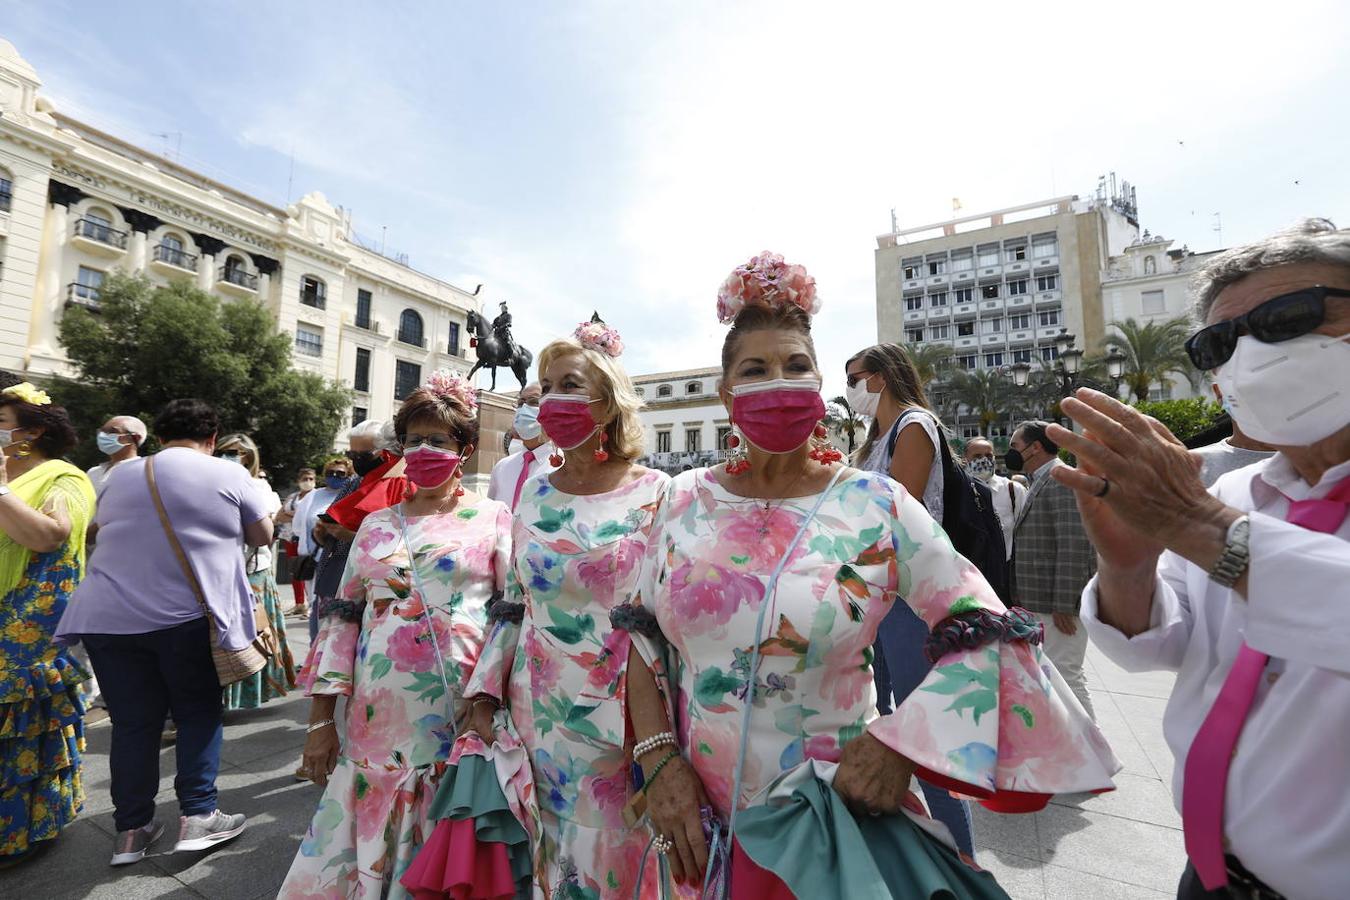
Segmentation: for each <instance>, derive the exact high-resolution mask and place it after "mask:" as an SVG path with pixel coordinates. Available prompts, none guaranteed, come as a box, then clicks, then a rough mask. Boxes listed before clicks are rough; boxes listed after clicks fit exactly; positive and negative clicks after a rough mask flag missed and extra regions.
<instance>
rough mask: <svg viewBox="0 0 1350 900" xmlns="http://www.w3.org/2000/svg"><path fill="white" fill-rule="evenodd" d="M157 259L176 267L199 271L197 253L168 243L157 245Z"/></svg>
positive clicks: (188, 270)
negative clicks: (188, 251)
mask: <svg viewBox="0 0 1350 900" xmlns="http://www.w3.org/2000/svg"><path fill="white" fill-rule="evenodd" d="M155 259H156V261H158V262H162V263H164V264H165V265H169V266H173V267H174V268H176V269H183V270H184V271H187V272H195V271H197V255H196V254H195V253H187V252H185V251H183V250H179V249H178V248H177V247H170V246H169V245H168V244H156V245H155Z"/></svg>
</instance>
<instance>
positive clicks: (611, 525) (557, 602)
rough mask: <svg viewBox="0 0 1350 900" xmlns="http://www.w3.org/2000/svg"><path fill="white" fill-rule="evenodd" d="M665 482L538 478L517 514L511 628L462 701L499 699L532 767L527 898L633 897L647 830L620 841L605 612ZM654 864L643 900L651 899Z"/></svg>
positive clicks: (617, 677)
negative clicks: (585, 491) (611, 486)
mask: <svg viewBox="0 0 1350 900" xmlns="http://www.w3.org/2000/svg"><path fill="white" fill-rule="evenodd" d="M668 481H669V479H668V477H667V476H666V475H665V474H663V473H661V472H656V471H647V472H644V473H643V474H642V475H640V476H639V477H637V478H636V479H635V480H634V481H632V482H630V483H629V484H627V485H624V486H622V487H620V488H618V489H617V490H614V491H610V492H608V493H604V494H594V495H587V496H576V495H572V494H567V493H564V492H562V491H559V490H558V489H557V488H555V487H553V485H552V483H551V482H550V479H549V476H548V474H544V475H542V476H540V477H538V478H535V479H533V480H531V481H530V482H528V483H527V484H526V486H525V489H524V491H523V492H522V495H521V499H520V504H519V506H517V508H516V520H515V530H514V533H513V536H512V562H511V573H510V580H509V586H508V599H510V600H515V601H518V602H521V603H523V604H524V615H523V619H522V621H521V622H520V624H518V625H517V624H513V623H510V622H506V621H502V622H498V623H497V624H496V625H494V627H493V630H492V633H491V635H490V637H489V643H488V648H487V650H485V651H484V654H483V659H482V660H481V662H480V663H479V666H478V669H477V670H476V671H475V672H474V674H473V678H472V679H471V681H470V684H469V688H468V692H469V695H470V696H472V695H474V694H479V693H485V694H490V695H492V696H494V697H497V698H499V699H504V700H506V702H507V704H508V705H509V708H510V712H511V717H512V720H513V722H514V724H515V727H516V730H517V732H518V733H519V735H520V738H521V740H522V741H523V742H524V744H525V746H526V748H527V749H528V751H529V754H530V762H531V764H532V766H533V770H534V783H535V796H536V797H537V799H538V803H539V817H540V830H541V835H540V841H539V847H538V850H537V852H536V854H535V857H536V867H537V869H538V872H537V874H536V878H537V880H538V884H537V887H538V888H539V889H540V890H541V891H542V892H544V893H546V894H548V895H551V896H558V897H568V898H601V897H604V898H610V897H614V898H618V897H622V898H625V900H627V898H630V897H632V896H633V895H634V888H635V887H636V882H637V878H638V870H639V865H640V862H641V857H642V852H643V850H644V849H645V847H646V845H647V841H648V839H649V835H648V833H647V830H646V828H643V827H639V828H635V829H630V828H628V827H627V826H626V825H625V824H624V821H623V807H624V805H625V804H626V803H627V802H628V800H629V797H630V796H631V791H632V787H631V784H632V782H631V776H630V767H631V765H632V741H631V738H630V736H629V735H628V733H627V727H626V725H625V722H626V713H625V708H624V703H625V695H624V684H625V682H624V670H625V667H626V663H627V660H628V649H629V646H630V638H629V636H628V634H627V633H626V632H623V631H615V630H614V629H613V628H611V627H610V622H609V612H610V610H611V609H612V608H613V607H614V606H616V605H618V604H620V603H622V602H623V601H624V600H625V599H626V598H627V597H628V595H629V594H630V593H631V592H632V590H633V587H634V585H635V584H636V581H637V577H638V574H639V571H640V569H641V562H642V559H643V556H644V554H645V552H646V546H647V541H648V536H649V533H650V530H651V526H652V522H653V520H654V517H655V515H656V510H657V508H658V506H659V505H660V500H661V497H662V495H663V493H664V491H665V487H666V484H667V482H668ZM655 870H656V866H655V864H654V863H649V865H648V866H647V870H646V873H645V876H644V885H643V896H653V897H654V896H656V893H655V891H656V884H655V874H656V873H655Z"/></svg>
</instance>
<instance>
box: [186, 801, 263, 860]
mask: <svg viewBox="0 0 1350 900" xmlns="http://www.w3.org/2000/svg"><path fill="white" fill-rule="evenodd" d="M180 821H181V823H182V824H181V826H180V827H179V829H178V843H177V844H175V845H174V848H173V852H174V853H183V852H185V851H192V850H208V849H210V848H211V847H214V846H216V845H217V844H223V843H225V842H226V841H229V840H233V839H234V838H237V837H239V835H240V834H242V833H243V831H244V825H245V824H246V823H247V820H246V819H245V818H244V817H243V816H242V815H233V816H229V815H226V814H225V813H223V812H221V811H220V810H216V811H215V812H213V813H208V814H206V815H202V816H182V817H181V818H180Z"/></svg>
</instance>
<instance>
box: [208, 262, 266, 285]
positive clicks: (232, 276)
mask: <svg viewBox="0 0 1350 900" xmlns="http://www.w3.org/2000/svg"><path fill="white" fill-rule="evenodd" d="M216 280H217V281H224V282H226V283H227V284H236V285H238V286H239V287H241V288H247V289H248V290H250V291H256V290H257V289H258V276H257V275H254V274H253V273H252V272H245V271H244V270H243V269H231V268H228V267H226V266H222V267H221V269H220V271H219V272H217V273H216Z"/></svg>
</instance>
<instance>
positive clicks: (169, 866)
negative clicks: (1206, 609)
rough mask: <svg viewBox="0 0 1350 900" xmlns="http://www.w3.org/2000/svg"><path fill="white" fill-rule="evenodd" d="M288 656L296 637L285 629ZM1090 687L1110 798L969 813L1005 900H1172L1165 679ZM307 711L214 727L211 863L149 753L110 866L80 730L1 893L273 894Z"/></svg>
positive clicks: (28, 899) (95, 762)
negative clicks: (139, 841) (124, 839)
mask: <svg viewBox="0 0 1350 900" xmlns="http://www.w3.org/2000/svg"><path fill="white" fill-rule="evenodd" d="M289 637H290V640H291V645H292V648H293V649H294V651H295V654H296V658H297V659H299V658H301V656H302V653H303V650H304V648H305V645H306V635H305V632H304V628H303V627H302V626H301V625H300V624H298V623H296V624H293V625H292V626H291V628H290V629H289ZM1088 662H1089V665H1088V670H1087V671H1088V679H1089V681H1088V683H1089V687H1090V688H1091V690H1092V694H1093V699H1094V702H1095V704H1096V708H1097V715H1098V718H1099V719H1100V723H1101V726H1102V729H1103V730H1104V731H1105V733H1106V736H1107V738H1108V739H1109V740H1110V741H1111V745H1112V746H1113V747H1114V748H1115V751H1116V755H1117V756H1118V757H1120V760H1121V762H1122V763H1123V764H1124V766H1125V769H1124V771H1122V772H1121V773H1120V775H1118V776H1117V778H1116V784H1117V787H1118V790H1116V791H1115V792H1113V793H1110V794H1104V795H1100V796H1092V795H1078V796H1070V797H1058V798H1056V799H1055V801H1054V802H1053V803H1052V804H1051V805H1050V806H1049V807H1047V808H1046V809H1045V810H1043V811H1042V812H1039V813H1036V814H1034V815H1024V816H1001V815H997V814H994V813H990V812H987V811H984V810H982V809H980V808H979V807H976V809H977V812H976V819H975V844H976V847H977V853H976V858H977V860H978V861H979V863H980V864H981V865H983V866H985V867H986V868H988V869H990V870H991V871H992V872H994V874H995V875H997V876H998V879H999V881H1000V882H1001V883H1002V884H1003V886H1004V888H1005V889H1006V890H1007V891H1008V893H1009V894H1011V895H1012V896H1013V897H1014V898H1015V900H1135V898H1138V900H1145V898H1152V900H1156V898H1160V897H1171V896H1175V888H1176V883H1177V879H1178V877H1179V876H1180V874H1181V870H1182V868H1183V866H1184V865H1185V853H1184V851H1183V848H1182V840H1181V820H1180V818H1179V817H1178V816H1177V813H1176V811H1175V809H1174V807H1173V805H1172V797H1171V791H1170V785H1171V776H1172V759H1171V756H1170V755H1169V754H1168V752H1167V747H1166V745H1165V744H1164V742H1163V736H1162V712H1163V704H1164V701H1165V699H1166V697H1167V694H1168V691H1169V690H1171V687H1172V677H1171V676H1170V675H1163V674H1149V675H1130V674H1127V673H1125V672H1123V671H1121V670H1120V669H1118V668H1116V667H1115V666H1114V665H1112V664H1111V663H1110V662H1108V661H1107V660H1106V659H1105V658H1104V657H1102V656H1101V654H1100V653H1097V652H1096V651H1095V650H1090V651H1089V658H1088ZM307 719H308V703H307V701H306V700H305V699H304V698H303V697H301V696H299V694H296V695H295V696H294V698H287V699H286V700H285V701H281V702H273V703H269V704H267V705H266V706H264V707H263V708H262V709H257V710H250V711H247V712H237V713H231V714H230V715H229V716H228V717H227V719H226V728H225V747H224V750H223V751H222V754H221V756H222V759H221V767H220V779H219V787H220V805H221V808H222V809H224V810H226V811H227V812H232V813H234V812H242V813H244V814H246V815H247V816H248V817H249V826H248V830H247V831H246V832H245V833H244V834H243V836H241V837H240V838H239V839H237V840H236V841H234V842H232V843H230V844H227V845H226V846H224V847H221V848H219V849H218V850H216V851H215V852H213V853H207V854H200V853H193V854H181V855H175V854H171V853H169V852H168V851H169V850H170V849H171V848H172V846H173V840H174V838H175V837H176V829H177V820H178V809H177V806H176V804H175V802H174V796H173V771H174V767H173V748H172V747H169V748H166V749H165V750H164V752H163V754H162V756H161V760H160V771H161V772H162V773H163V778H162V779H161V782H160V793H159V812H158V815H159V818H160V819H161V821H163V822H164V823H165V827H166V834H165V835H164V837H163V838H161V839H160V841H159V843H158V844H156V845H155V847H154V848H152V852H151V854H150V855H147V857H146V859H145V860H144V861H143V862H141V863H139V864H137V865H134V866H128V867H125V868H121V869H112V868H110V867H109V866H108V858H109V856H110V855H111V853H112V839H113V833H114V828H113V823H112V802H111V800H110V798H109V796H108V741H109V737H110V729H109V727H108V726H107V724H106V723H104V724H100V725H95V726H93V727H92V728H90V730H89V735H88V750H87V752H86V755H85V788H86V791H87V793H88V799H87V802H86V805H85V810H84V813H83V815H82V816H81V817H80V819H79V821H78V822H76V823H75V824H74V825H72V826H71V827H70V828H69V829H68V830H67V831H66V833H65V834H64V835H63V836H62V837H61V839H60V840H59V841H58V843H57V844H56V846H54V847H53V848H52V849H51V850H50V851H49V852H48V853H47V854H46V855H44V856H43V857H42V858H40V859H37V860H35V861H33V862H32V863H30V864H28V865H26V866H24V867H21V868H19V869H17V870H13V871H9V872H0V897H5V898H14V900H47V898H60V900H65V898H72V900H73V898H86V897H88V898H116V900H139V898H148V897H208V898H218V900H262V898H271V897H275V896H276V892H277V888H278V886H279V885H280V884H281V880H282V878H283V877H284V876H285V874H286V870H287V868H288V867H289V866H290V862H291V858H292V857H293V856H294V855H295V848H296V845H297V844H298V843H299V841H300V838H301V836H302V835H303V834H304V831H305V827H306V826H307V825H308V823H309V817H310V814H311V813H312V812H313V809H314V806H315V804H316V803H317V802H318V799H319V794H320V789H319V788H317V787H315V786H314V785H311V784H301V783H298V782H296V780H295V779H294V777H293V775H292V773H293V772H294V770H295V767H296V764H297V763H298V762H299V756H300V748H301V747H302V745H303V744H304V739H305V733H304V723H305V722H306V721H307Z"/></svg>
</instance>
